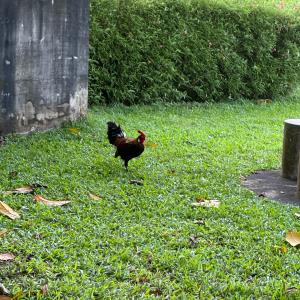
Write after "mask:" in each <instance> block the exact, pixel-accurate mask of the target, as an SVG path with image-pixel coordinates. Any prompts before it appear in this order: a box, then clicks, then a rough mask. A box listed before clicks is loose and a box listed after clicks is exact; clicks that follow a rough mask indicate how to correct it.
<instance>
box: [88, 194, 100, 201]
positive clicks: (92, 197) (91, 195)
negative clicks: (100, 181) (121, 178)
mask: <svg viewBox="0 0 300 300" xmlns="http://www.w3.org/2000/svg"><path fill="white" fill-rule="evenodd" d="M89 196H90V198H91V199H93V200H97V201H99V200H102V199H103V197H101V196H98V195H95V194H92V193H89Z"/></svg>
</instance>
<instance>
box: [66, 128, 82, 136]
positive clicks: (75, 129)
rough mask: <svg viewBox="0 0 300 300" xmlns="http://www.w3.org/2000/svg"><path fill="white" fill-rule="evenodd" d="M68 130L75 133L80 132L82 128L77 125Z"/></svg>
mask: <svg viewBox="0 0 300 300" xmlns="http://www.w3.org/2000/svg"><path fill="white" fill-rule="evenodd" d="M68 130H69V131H70V132H71V133H73V134H80V129H79V128H76V127H71V128H68Z"/></svg>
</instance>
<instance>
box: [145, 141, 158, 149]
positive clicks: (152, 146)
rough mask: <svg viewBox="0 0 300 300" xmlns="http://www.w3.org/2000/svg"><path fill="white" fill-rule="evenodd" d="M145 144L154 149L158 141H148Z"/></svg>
mask: <svg viewBox="0 0 300 300" xmlns="http://www.w3.org/2000/svg"><path fill="white" fill-rule="evenodd" d="M145 146H146V147H150V148H152V149H156V148H157V144H156V143H153V142H146V143H145Z"/></svg>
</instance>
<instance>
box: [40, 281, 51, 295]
mask: <svg viewBox="0 0 300 300" xmlns="http://www.w3.org/2000/svg"><path fill="white" fill-rule="evenodd" d="M48 289H49V286H48V284H47V283H46V284H45V285H44V286H42V287H41V290H40V292H41V294H42V295H43V296H46V295H48Z"/></svg>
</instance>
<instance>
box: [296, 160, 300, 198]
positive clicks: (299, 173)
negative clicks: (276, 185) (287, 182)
mask: <svg viewBox="0 0 300 300" xmlns="http://www.w3.org/2000/svg"><path fill="white" fill-rule="evenodd" d="M298 165H299V166H300V159H299V164H298ZM296 196H297V197H298V198H299V199H300V167H298V180H297V193H296Z"/></svg>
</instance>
